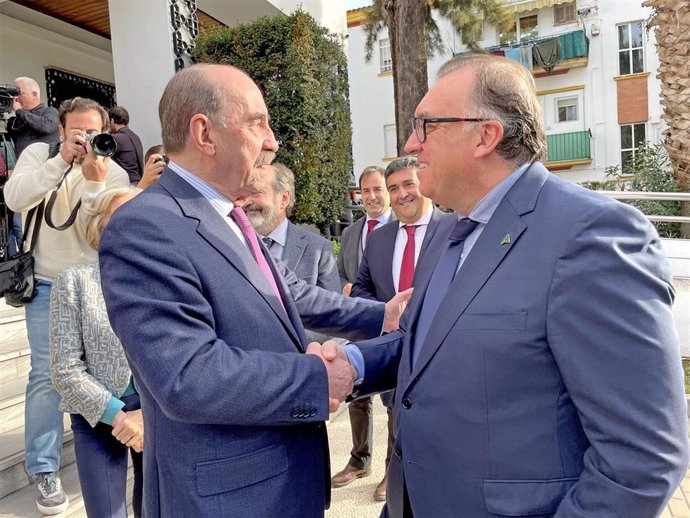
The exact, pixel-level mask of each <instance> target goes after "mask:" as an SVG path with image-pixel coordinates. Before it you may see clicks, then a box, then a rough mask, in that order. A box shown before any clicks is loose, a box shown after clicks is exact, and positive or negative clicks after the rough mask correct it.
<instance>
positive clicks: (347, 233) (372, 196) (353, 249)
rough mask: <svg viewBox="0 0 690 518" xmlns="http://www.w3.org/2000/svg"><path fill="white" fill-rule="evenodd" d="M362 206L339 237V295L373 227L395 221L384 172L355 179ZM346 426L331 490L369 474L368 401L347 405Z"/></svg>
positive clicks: (352, 277) (373, 170)
mask: <svg viewBox="0 0 690 518" xmlns="http://www.w3.org/2000/svg"><path fill="white" fill-rule="evenodd" d="M359 188H360V190H361V192H362V204H363V206H364V210H365V211H366V214H365V215H364V216H362V217H361V218H359V219H358V220H357V221H355V222H354V223H353V224H352V225H350V226H349V227H347V228H346V229H345V230H344V231H343V234H342V236H341V238H340V254H339V255H338V273H339V274H340V283H341V285H342V289H343V294H344V295H349V294H350V290H352V285H353V283H354V282H355V281H356V280H357V272H358V270H359V264H360V262H361V261H362V255H363V254H364V251H365V250H366V247H367V242H368V238H369V236H370V235H371V233H372V232H373V231H374V229H375V228H379V227H381V226H383V225H385V224H386V223H388V222H389V221H390V220H391V219H395V216H394V215H393V214H392V211H391V209H390V196H389V195H388V190H387V189H386V181H385V178H384V170H383V169H382V168H381V167H378V166H369V167H367V168H365V169H364V171H362V174H361V175H360V177H359ZM348 411H349V413H350V426H351V427H352V451H351V452H350V460H349V461H348V463H347V464H346V465H345V467H344V468H343V469H342V470H341V471H340V472H338V473H336V474H335V475H334V476H333V478H332V479H331V485H332V486H333V487H343V486H346V485H348V484H349V483H350V482H352V481H353V480H355V479H356V478H361V477H366V476H368V475H369V474H371V448H372V434H373V430H374V428H373V422H372V418H373V414H372V405H371V398H368V399H367V398H363V399H357V400H355V401H352V402H351V403H350V405H349V408H348Z"/></svg>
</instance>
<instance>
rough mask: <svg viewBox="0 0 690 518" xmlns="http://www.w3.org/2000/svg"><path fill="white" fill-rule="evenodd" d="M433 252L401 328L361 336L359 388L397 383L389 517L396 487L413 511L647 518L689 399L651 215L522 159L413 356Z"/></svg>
mask: <svg viewBox="0 0 690 518" xmlns="http://www.w3.org/2000/svg"><path fill="white" fill-rule="evenodd" d="M506 236H510V239H508V238H507V237H506ZM436 237H437V239H442V240H443V239H445V238H446V237H447V233H446V235H445V236H444V235H442V233H439V232H437V234H436ZM441 249H442V247H438V249H437V250H439V251H440V250H441ZM432 255H434V254H430V253H427V254H426V255H425V257H424V258H423V260H422V261H420V263H419V264H418V265H417V275H416V279H415V284H416V287H415V291H414V294H413V296H412V299H411V301H410V306H409V307H408V309H407V311H406V312H405V314H404V315H403V318H402V320H401V328H400V331H397V332H394V333H391V334H389V335H386V336H383V337H380V338H377V339H374V340H372V341H369V342H364V343H361V344H359V345H360V348H361V349H362V352H363V356H364V361H365V367H366V371H365V376H364V382H363V384H362V386H361V387H360V394H361V395H366V394H368V393H373V392H377V391H383V390H387V389H390V388H393V387H396V386H397V390H396V396H395V405H394V412H395V424H396V428H397V430H396V431H397V433H396V446H395V455H394V457H392V458H391V462H390V465H389V468H388V500H387V509H386V513H387V514H388V515H389V516H391V517H395V518H400V517H402V515H403V484H405V486H406V487H407V492H408V495H409V501H410V504H411V506H412V511H413V513H414V516H415V517H422V518H425V517H437V516H463V517H464V516H467V517H472V518H491V517H496V516H528V517H539V518H544V517H552V516H555V517H557V518H566V517H567V518H585V517H587V518H590V517H596V518H614V517H615V518H648V517H651V516H657V515H658V514H659V513H660V512H661V510H662V509H663V506H664V505H665V503H666V502H667V500H668V499H669V498H670V496H671V494H672V492H673V490H674V489H675V487H676V486H677V485H678V483H679V482H680V480H681V479H682V477H683V475H684V474H685V470H686V467H687V463H688V438H687V413H686V411H687V408H686V403H685V397H684V394H683V392H684V390H683V372H682V369H681V363H680V353H679V348H678V341H677V334H676V331H675V329H674V324H673V320H672V315H671V303H672V301H673V297H674V289H673V286H672V284H671V270H670V267H669V265H668V261H667V260H666V257H665V255H664V253H663V251H662V248H661V243H660V241H659V238H658V235H657V233H656V231H655V230H654V228H653V227H652V225H651V224H650V223H649V222H648V221H647V219H646V218H645V217H644V216H643V215H642V214H640V213H639V212H638V211H637V210H636V209H633V208H632V207H630V206H629V205H625V204H622V203H619V202H617V201H614V200H610V199H607V198H605V197H603V196H601V195H600V194H597V193H594V192H592V191H588V190H586V189H583V188H581V187H579V186H576V185H572V184H569V183H567V182H565V181H563V180H560V179H558V178H557V177H555V176H553V175H551V174H550V173H549V172H548V171H547V170H546V169H545V168H544V167H543V166H542V165H541V164H534V165H533V166H532V167H531V168H530V169H529V170H527V171H526V172H525V173H524V174H523V175H522V177H520V179H519V180H518V181H517V182H516V183H515V185H513V187H512V188H511V190H510V191H509V192H508V193H507V194H506V196H505V197H504V199H503V200H502V201H501V202H500V204H499V206H498V208H497V209H496V212H495V213H494V214H493V216H492V217H491V220H490V221H489V222H488V224H487V225H486V227H485V228H484V230H483V232H482V234H481V235H480V237H479V239H478V240H477V242H476V243H475V245H474V247H473V249H472V250H471V252H470V253H469V254H468V256H467V258H466V259H465V261H464V263H463V265H462V267H461V269H460V270H459V272H458V274H457V275H456V277H455V280H454V281H453V283H452V284H451V285H450V287H449V290H448V292H447V294H446V296H445V299H444V300H443V301H442V303H441V306H440V309H439V311H438V313H437V314H436V317H435V319H434V320H433V322H432V325H431V329H430V331H429V333H428V335H427V337H426V340H425V341H424V343H423V344H417V345H418V346H420V347H421V349H420V353H419V357H418V359H417V361H416V363H415V364H414V365H412V364H411V346H412V342H413V338H414V332H415V327H414V324H415V321H416V320H417V318H418V315H419V312H420V308H421V303H422V300H423V298H424V295H425V291H426V288H427V286H428V284H429V280H430V278H431V275H432V273H433V270H434V267H435V264H436V262H437V258H438V253H436V254H435V255H436V257H432Z"/></svg>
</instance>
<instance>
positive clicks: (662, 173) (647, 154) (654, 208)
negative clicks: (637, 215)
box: [582, 142, 682, 237]
mask: <svg viewBox="0 0 690 518" xmlns="http://www.w3.org/2000/svg"><path fill="white" fill-rule="evenodd" d="M606 178H607V180H606V181H605V182H587V183H583V184H582V185H583V186H584V187H587V188H590V189H593V190H610V191H613V190H624V191H639V192H681V190H682V189H681V188H680V186H679V185H678V182H677V180H676V179H675V178H674V175H673V167H672V165H671V159H670V158H669V156H668V152H667V151H666V150H665V149H664V146H663V145H661V144H650V143H649V142H645V143H644V144H643V145H641V146H640V147H639V148H638V149H637V151H636V152H635V156H634V157H632V159H631V160H630V161H629V162H626V165H625V168H624V169H622V170H621V167H620V166H618V165H617V166H612V167H607V168H606ZM624 203H628V204H630V205H632V206H633V207H636V208H638V209H639V210H640V211H641V212H642V213H643V214H649V215H655V216H679V215H680V214H681V203H680V202H679V201H660V200H626V201H624ZM652 223H653V224H654V226H655V227H656V229H657V231H658V232H659V235H660V236H661V237H680V223H665V222H658V221H653V222H652Z"/></svg>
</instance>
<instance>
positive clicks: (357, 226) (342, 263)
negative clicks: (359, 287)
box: [338, 212, 396, 286]
mask: <svg viewBox="0 0 690 518" xmlns="http://www.w3.org/2000/svg"><path fill="white" fill-rule="evenodd" d="M366 219H367V217H366V216H362V217H361V218H359V219H358V220H357V221H355V222H354V223H353V224H352V225H350V226H349V227H347V228H346V229H345V230H343V234H342V235H341V236H340V254H339V255H338V273H339V274H340V285H341V286H345V285H346V284H347V283H348V282H352V283H354V282H355V281H356V280H357V271H358V270H359V263H360V261H361V259H362V258H361V256H360V250H361V249H362V248H361V246H360V241H361V237H362V228H364V222H365V221H366ZM395 219H396V218H395V214H393V213H392V212H391V219H390V221H389V223H390V222H391V221H395ZM379 228H380V227H379Z"/></svg>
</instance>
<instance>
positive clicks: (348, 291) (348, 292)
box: [343, 282, 352, 297]
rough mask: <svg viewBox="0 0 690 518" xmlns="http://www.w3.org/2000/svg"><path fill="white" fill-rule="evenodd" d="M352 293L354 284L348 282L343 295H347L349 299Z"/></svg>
mask: <svg viewBox="0 0 690 518" xmlns="http://www.w3.org/2000/svg"><path fill="white" fill-rule="evenodd" d="M351 291H352V283H351V282H348V283H347V284H346V285H345V286H343V295H345V296H346V297H349V296H350V292H351Z"/></svg>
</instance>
